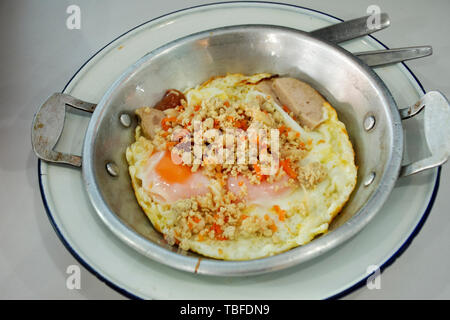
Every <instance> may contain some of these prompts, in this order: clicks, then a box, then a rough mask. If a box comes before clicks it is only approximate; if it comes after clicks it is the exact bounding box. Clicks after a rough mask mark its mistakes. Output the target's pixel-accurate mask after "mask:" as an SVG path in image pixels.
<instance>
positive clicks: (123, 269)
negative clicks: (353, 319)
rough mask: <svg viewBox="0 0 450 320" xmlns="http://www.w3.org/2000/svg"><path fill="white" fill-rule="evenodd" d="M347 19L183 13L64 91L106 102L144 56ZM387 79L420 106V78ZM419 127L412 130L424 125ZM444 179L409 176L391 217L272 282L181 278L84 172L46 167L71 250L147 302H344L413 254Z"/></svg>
mask: <svg viewBox="0 0 450 320" xmlns="http://www.w3.org/2000/svg"><path fill="white" fill-rule="evenodd" d="M337 21H338V20H337V19H336V18H333V17H331V16H329V15H326V14H323V13H320V12H317V11H313V10H309V9H305V8H300V7H295V6H290V5H281V4H274V3H251V2H250V3H221V4H214V5H207V6H200V7H195V8H190V9H187V10H181V11H178V12H175V13H172V14H169V15H165V16H162V17H160V18H157V19H154V20H151V21H149V22H147V23H145V24H143V25H141V26H138V27H137V28H135V29H133V30H130V31H129V32H127V33H125V34H124V35H122V36H120V37H119V38H118V39H116V40H114V41H113V42H111V43H110V44H108V45H107V46H106V47H104V48H103V49H101V50H100V51H99V52H98V53H97V54H96V55H94V56H93V57H92V58H91V59H90V60H89V61H88V62H87V63H85V64H84V65H83V66H82V67H81V69H80V70H79V71H78V72H77V73H76V74H75V75H74V77H73V78H72V79H71V80H70V82H69V83H68V84H67V86H66V88H65V90H64V92H66V93H69V94H71V95H73V96H75V97H77V98H80V99H83V100H85V101H90V102H98V101H99V100H100V98H101V97H102V95H103V93H104V92H105V91H106V90H107V88H108V87H109V86H110V85H111V84H112V82H113V81H114V80H115V79H116V78H117V77H118V76H119V75H120V74H121V73H122V72H123V71H124V70H125V69H126V68H127V67H128V66H129V65H131V64H132V63H134V62H135V61H136V60H138V59H139V58H140V57H142V56H143V55H144V54H146V53H147V52H149V51H151V50H153V49H155V48H157V47H159V46H161V45H162V44H164V43H166V42H168V41H171V40H174V39H177V38H179V37H182V36H185V35H188V34H191V33H194V32H198V31H202V30H205V29H211V28H217V27H221V26H225V25H237V24H272V25H281V26H287V27H291V28H297V29H301V30H305V31H310V30H314V29H317V28H320V27H323V26H326V25H329V24H332V23H336V22H337ZM344 47H345V48H346V49H348V50H350V51H353V52H355V51H366V50H374V49H380V48H381V49H383V48H384V47H383V45H382V44H381V43H379V42H378V41H376V40H375V39H374V38H371V37H364V38H362V39H358V40H353V41H350V42H347V43H346V44H345V45H344ZM377 73H378V74H379V75H380V76H381V78H382V79H383V80H384V81H385V82H386V84H387V86H388V88H389V89H390V90H391V92H392V94H393V96H394V98H395V99H396V101H397V104H398V105H399V106H400V107H402V106H406V105H411V104H413V103H415V102H416V101H417V100H418V99H419V97H420V96H421V95H422V94H423V89H422V88H421V86H420V84H419V83H418V81H417V80H416V79H415V77H414V75H413V74H412V73H411V72H410V71H409V70H408V69H407V68H406V67H405V66H404V65H402V64H397V65H395V66H389V67H384V68H378V69H377ZM88 120H89V118H87V117H83V116H79V115H69V117H68V119H67V121H66V126H65V129H64V133H63V135H62V137H61V139H60V142H59V143H58V149H59V150H61V151H69V150H70V151H74V150H75V151H80V150H81V146H82V143H83V134H82V133H83V130H84V128H85V127H86V125H87V122H88ZM419 120H420V119H419ZM419 120H417V119H416V120H413V123H412V124H413V125H414V126H420V121H419ZM415 122H417V123H415ZM405 126H406V127H411V125H410V124H408V123H405ZM408 133H409V134H408V136H412V137H413V138H414V139H415V140H419V142H421V143H418V144H416V146H415V148H410V150H407V153H411V154H415V155H416V156H417V155H419V156H420V155H423V154H426V152H427V151H426V149H425V148H424V147H423V146H424V145H425V144H424V141H423V140H421V139H422V137H421V132H420V130H415V131H412V133H411V132H408ZM408 141H409V140H408ZM408 141H407V142H408ZM439 172H440V171H439V169H434V170H429V171H426V172H423V173H420V174H417V175H414V176H411V177H409V178H402V179H400V180H399V181H398V182H397V185H396V187H395V189H394V190H393V192H392V194H391V196H390V197H389V199H388V201H387V202H386V204H385V205H384V207H383V209H382V210H381V212H379V213H378V215H377V216H376V217H375V219H374V220H373V221H372V222H371V223H370V224H369V225H368V226H367V227H366V228H365V229H364V230H363V231H362V232H360V233H359V234H358V235H357V236H356V237H354V238H353V239H351V240H350V241H348V242H346V243H345V244H344V245H342V246H340V247H338V248H336V249H335V250H333V251H331V252H328V253H326V254H325V255H323V256H321V257H319V258H316V259H314V260H313V261H310V262H308V263H305V264H301V265H299V266H296V267H293V268H290V269H287V270H284V271H279V272H275V273H271V274H266V275H260V276H249V277H244V278H220V277H210V276H201V275H194V274H189V273H185V272H182V271H177V270H174V269H171V268H169V267H167V266H164V265H161V264H159V263H156V262H154V261H151V260H149V259H148V258H146V257H144V256H141V255H140V254H139V253H137V252H135V251H134V250H133V249H131V248H129V247H128V246H127V245H126V244H124V243H122V242H121V241H120V240H119V239H117V238H116V237H115V236H114V235H113V234H112V233H111V232H110V231H109V230H108V229H107V228H106V227H105V226H104V225H103V223H102V222H101V221H100V219H99V218H98V217H97V215H96V213H95V211H94V210H93V208H92V207H91V205H90V203H89V200H88V198H87V194H86V192H85V189H84V185H83V181H82V178H81V171H80V170H78V169H75V168H69V167H65V166H58V165H52V164H48V163H45V162H39V177H40V186H41V192H42V197H43V201H44V205H45V207H46V209H47V212H48V215H49V218H50V221H51V223H52V224H53V226H54V228H55V230H56V232H57V234H58V236H59V237H60V239H61V240H62V242H63V243H64V244H65V246H66V247H67V248H68V250H69V251H70V252H71V253H72V254H73V255H74V256H75V257H76V258H77V259H78V260H79V262H80V263H82V264H83V265H84V266H85V267H86V268H88V269H89V270H90V271H92V272H93V273H94V274H95V275H97V276H98V277H99V278H100V279H101V280H102V281H105V282H106V283H107V284H109V285H110V286H112V287H113V288H115V289H116V290H118V291H120V292H122V293H124V294H126V295H128V296H131V297H140V298H147V299H148V298H157V299H166V298H171V299H187V298H188V299H211V298H214V299H249V298H251V299H304V298H307V299H322V298H329V297H335V296H337V295H342V294H343V293H344V292H348V290H349V288H354V287H355V286H357V285H358V284H361V283H364V279H366V278H367V276H368V274H367V268H368V267H369V266H371V265H377V266H380V267H382V266H386V265H388V264H390V263H391V262H392V261H393V259H394V258H395V257H396V256H397V255H398V254H399V253H400V252H401V251H403V250H404V249H405V248H406V247H407V244H408V243H409V241H410V240H411V239H412V237H413V236H414V235H415V234H416V233H417V232H418V230H420V226H421V225H422V224H423V222H424V220H425V218H426V216H427V215H428V212H429V210H430V208H431V204H432V202H433V200H434V196H435V194H436V191H437V186H438V181H439Z"/></svg>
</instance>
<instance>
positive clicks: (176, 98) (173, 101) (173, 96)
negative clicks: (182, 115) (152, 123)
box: [155, 89, 186, 111]
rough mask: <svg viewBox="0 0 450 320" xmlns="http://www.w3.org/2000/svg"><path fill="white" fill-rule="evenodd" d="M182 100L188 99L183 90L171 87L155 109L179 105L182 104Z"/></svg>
mask: <svg viewBox="0 0 450 320" xmlns="http://www.w3.org/2000/svg"><path fill="white" fill-rule="evenodd" d="M181 100H184V101H186V97H185V96H184V94H183V92H181V91H178V90H176V89H169V90H167V91H166V93H165V94H164V96H163V97H162V99H161V100H160V101H159V102H158V103H157V104H156V105H155V109H158V110H163V111H164V110H166V109H171V108H175V107H178V106H179V105H181Z"/></svg>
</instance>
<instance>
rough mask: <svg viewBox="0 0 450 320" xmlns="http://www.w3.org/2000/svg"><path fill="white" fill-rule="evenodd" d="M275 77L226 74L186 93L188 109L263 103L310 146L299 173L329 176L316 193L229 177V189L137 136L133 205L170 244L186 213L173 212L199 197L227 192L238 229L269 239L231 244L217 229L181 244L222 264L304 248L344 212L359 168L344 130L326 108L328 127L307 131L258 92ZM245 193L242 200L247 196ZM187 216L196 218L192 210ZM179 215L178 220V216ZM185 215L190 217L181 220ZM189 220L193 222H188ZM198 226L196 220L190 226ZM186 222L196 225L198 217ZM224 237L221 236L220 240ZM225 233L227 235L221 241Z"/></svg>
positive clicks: (251, 237) (238, 239) (131, 158)
mask: <svg viewBox="0 0 450 320" xmlns="http://www.w3.org/2000/svg"><path fill="white" fill-rule="evenodd" d="M271 76H272V75H271V74H265V73H264V74H256V75H252V76H245V75H242V74H229V75H226V76H222V77H216V78H214V79H210V80H208V81H207V82H205V83H203V84H201V85H198V86H197V87H195V88H189V89H186V90H185V91H184V95H185V97H186V104H187V105H188V106H198V105H202V103H203V102H204V101H206V100H208V99H211V98H216V99H218V100H221V101H229V102H230V103H232V104H242V105H246V104H247V103H249V101H254V100H255V99H256V98H257V97H258V96H263V97H264V98H265V99H268V101H269V102H270V103H271V104H272V105H273V107H274V108H275V109H276V111H277V112H278V113H279V114H281V115H282V118H283V119H284V123H285V126H286V127H289V128H290V130H294V131H295V132H298V133H299V136H300V137H301V138H302V139H303V141H305V143H306V145H307V150H308V151H307V153H306V154H305V156H304V157H303V158H302V159H301V160H300V165H301V166H302V167H307V166H308V165H310V164H313V163H319V164H320V165H321V167H322V168H323V170H324V171H325V172H326V175H325V177H324V178H323V179H321V181H320V182H319V183H317V184H316V185H314V186H313V187H312V188H306V187H305V186H302V185H297V186H295V185H294V186H293V185H292V184H289V183H287V182H288V180H289V179H290V177H289V176H288V175H283V176H281V178H280V179H278V180H277V181H272V182H271V181H260V182H259V183H256V184H255V183H252V181H250V179H249V178H248V177H245V176H243V175H239V174H237V175H234V176H229V177H228V179H227V180H226V182H225V183H223V181H222V182H221V181H219V180H217V179H214V178H213V177H211V175H208V174H206V172H205V171H204V170H203V169H202V168H199V170H196V171H195V172H193V171H192V170H191V168H190V167H188V166H183V165H177V164H174V163H173V161H172V160H171V158H170V153H169V152H168V151H158V150H156V149H155V144H152V143H151V142H150V141H149V140H148V139H147V138H145V137H144V136H142V133H141V131H140V128H139V127H138V128H137V129H136V141H135V142H134V143H133V144H131V145H130V146H129V147H128V148H127V150H126V158H127V161H128V164H129V174H130V177H131V181H132V186H133V189H134V191H135V194H136V198H137V201H138V203H139V204H140V206H141V207H142V209H143V211H144V212H145V214H146V215H147V216H148V218H149V219H150V221H151V222H152V224H153V225H154V226H155V228H156V229H157V230H158V231H159V232H161V233H163V234H164V235H165V236H168V238H171V237H175V241H176V243H179V242H180V239H178V238H177V236H176V235H174V231H173V229H174V227H173V226H174V225H176V224H177V223H179V221H180V219H181V218H182V216H183V215H188V209H186V211H180V210H175V209H174V206H175V205H179V204H180V203H181V202H182V201H183V200H187V199H193V198H195V197H207V196H208V195H209V196H210V197H211V199H212V200H211V201H212V202H214V201H215V200H214V199H217V197H223V195H224V192H225V191H227V192H231V193H233V194H234V195H236V198H237V200H236V202H242V203H244V204H245V206H242V205H241V206H237V207H239V210H240V219H239V221H240V222H239V223H238V225H239V224H241V225H244V224H245V227H246V228H247V230H251V227H252V226H251V223H252V222H255V221H262V222H263V223H266V225H267V226H268V228H269V229H270V231H269V232H268V233H269V234H270V236H264V235H262V234H252V233H251V232H250V233H245V232H244V233H242V234H241V233H235V236H234V237H228V238H227V237H219V238H217V234H218V233H220V234H221V235H224V234H225V231H224V230H220V229H217V225H216V224H215V223H214V224H213V227H214V228H212V229H214V230H215V234H216V237H215V238H214V237H213V238H212V239H211V238H210V237H203V236H200V235H199V234H197V235H194V233H193V234H192V236H191V237H189V238H188V239H183V240H182V242H183V245H184V246H185V247H187V248H189V250H191V251H194V252H197V253H199V254H202V255H204V256H207V257H212V258H216V259H224V260H250V259H258V258H263V257H267V256H271V255H275V254H279V253H281V252H284V251H287V250H289V249H291V248H294V247H297V246H300V245H304V244H306V243H308V242H310V241H311V240H313V239H314V238H315V237H317V236H318V235H321V234H324V233H326V232H327V230H328V227H329V225H330V223H331V221H332V220H333V218H334V217H335V216H336V215H337V214H338V213H339V212H340V210H341V209H342V207H343V206H344V205H345V203H346V202H347V200H348V199H349V197H350V194H351V193H352V191H353V189H354V188H355V185H356V177H357V167H356V165H355V154H354V151H353V147H352V144H351V142H350V139H349V136H348V133H347V131H346V128H345V125H344V124H343V123H342V122H341V121H339V119H338V116H337V113H336V111H335V110H334V109H333V107H332V106H331V105H330V104H329V103H328V102H326V103H324V105H323V110H322V111H323V121H322V122H321V123H320V125H318V126H317V127H316V128H314V129H313V130H310V129H308V128H304V127H302V126H301V125H299V123H297V121H295V119H294V118H293V117H292V116H291V115H290V114H289V113H288V112H287V111H286V108H283V106H281V105H279V104H278V103H277V102H276V101H275V100H274V99H272V98H271V97H267V96H266V95H265V93H263V92H261V91H258V89H257V88H256V86H255V84H256V83H258V82H259V81H261V80H262V79H266V78H270V77H271ZM243 188H244V189H245V191H246V192H244V193H242V192H240V191H241V190H242V189H243ZM189 210H191V211H192V210H193V209H192V207H189ZM180 212H181V213H180ZM183 212H185V213H183ZM188 218H189V216H188ZM192 219H193V220H192ZM192 219H191V220H189V219H188V220H186V221H187V223H190V224H191V225H190V226H189V228H190V229H192V224H194V225H195V224H196V220H198V218H197V219H196V216H194V215H193V216H192ZM247 225H248V226H247ZM219 231H220V232H219ZM222 232H223V233H222Z"/></svg>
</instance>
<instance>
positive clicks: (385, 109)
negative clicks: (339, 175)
mask: <svg viewBox="0 0 450 320" xmlns="http://www.w3.org/2000/svg"><path fill="white" fill-rule="evenodd" d="M227 72H230V73H234V72H239V73H244V74H253V73H258V72H270V73H276V74H280V75H288V76H291V77H296V78H298V79H302V80H304V81H306V82H308V83H310V84H311V85H312V86H313V87H315V88H316V89H317V90H318V91H319V92H320V93H321V94H322V95H323V96H324V97H325V98H326V99H327V100H328V101H329V102H330V103H331V104H332V106H333V107H334V108H335V109H336V110H337V112H338V116H339V118H340V120H341V121H343V122H344V123H345V125H346V127H347V130H348V132H349V135H350V138H351V141H352V143H353V146H354V149H355V152H356V162H357V165H358V184H357V186H356V189H355V190H354V192H353V194H352V196H351V198H350V200H349V202H348V203H347V205H346V206H345V208H344V209H343V211H342V212H341V213H340V214H339V215H338V216H337V218H336V219H335V220H334V221H333V223H332V225H331V226H330V231H329V232H328V233H327V234H326V235H323V236H321V237H319V238H317V239H315V240H313V241H312V242H311V243H309V244H307V245H304V246H301V247H297V248H294V249H292V250H289V251H288V252H285V253H282V254H279V255H275V256H272V257H268V258H264V259H257V260H251V261H220V260H214V259H209V258H204V257H203V259H201V263H198V262H199V257H200V256H199V255H197V254H193V253H186V252H182V251H180V250H179V249H178V248H177V247H172V246H169V245H168V244H167V243H166V242H165V240H164V239H163V237H162V236H161V234H159V233H158V232H157V231H156V230H155V229H154V228H153V227H152V225H151V224H150V222H149V221H148V220H147V218H146V217H145V215H144V213H143V211H142V210H141V209H140V207H139V206H138V204H137V201H136V199H135V196H134V193H133V190H132V188H131V183H130V178H129V175H128V171H127V163H126V159H125V149H126V147H127V146H128V145H129V144H130V143H131V142H132V141H133V139H134V128H135V126H136V119H135V117H134V116H132V119H133V122H132V125H131V126H130V127H128V128H126V127H124V126H123V125H121V123H120V120H119V118H120V115H121V114H123V113H128V114H130V115H133V111H134V109H136V108H138V107H141V106H144V105H146V106H151V105H153V104H154V103H156V102H157V101H158V100H159V99H160V98H161V96H162V94H163V93H164V92H165V90H166V89H168V88H176V89H180V90H183V89H185V88H187V87H191V86H195V85H197V84H199V83H201V82H203V81H205V80H207V79H209V78H210V77H212V76H217V75H223V74H225V73H227ZM370 115H371V116H374V117H375V119H376V123H375V126H374V127H373V128H372V129H371V130H369V131H366V130H365V129H364V119H365V118H366V117H367V116H370ZM402 151H403V136H402V129H401V122H400V118H399V115H398V111H397V107H396V104H395V102H394V100H393V99H392V96H391V95H390V93H389V91H388V90H387V88H386V87H385V86H384V84H383V83H382V82H381V80H380V79H379V78H378V77H377V76H376V74H375V73H374V72H373V71H372V70H371V69H370V68H368V67H366V66H365V65H363V64H362V63H360V62H359V60H357V59H356V58H355V57H353V56H352V55H351V54H349V53H347V52H346V51H345V50H343V49H340V48H339V47H337V46H335V45H332V44H329V43H325V42H323V41H321V40H318V39H316V38H313V37H311V36H310V35H309V34H307V33H304V32H300V31H297V30H292V29H286V28H281V27H274V26H259V25H258V26H255V25H252V26H234V27H227V28H221V29H216V30H210V31H205V32H202V33H199V34H194V35H191V36H188V37H186V38H182V39H179V40H177V41H175V42H172V43H169V44H167V45H166V46H164V47H161V48H159V49H157V50H156V51H153V52H151V53H149V54H147V55H146V56H144V57H142V58H141V59H140V60H139V61H138V62H137V63H136V64H135V65H133V66H131V67H130V68H129V69H128V70H127V71H126V72H125V73H124V74H123V75H122V76H121V77H120V78H119V79H118V80H117V81H116V82H115V83H114V84H113V85H112V86H111V88H110V89H109V90H108V91H107V92H106V94H105V95H104V97H103V98H102V100H101V101H100V103H99V104H98V106H97V109H96V110H95V112H94V114H93V117H92V120H91V122H90V124H89V127H88V130H87V133H86V138H85V143H84V149H83V177H84V180H85V183H86V187H87V191H88V194H89V197H90V199H91V201H92V204H93V206H94V207H95V209H96V212H97V213H98V215H99V217H100V218H101V219H102V220H103V221H104V222H105V224H106V225H107V226H108V227H109V228H110V229H111V230H112V232H114V233H115V234H116V235H117V236H118V237H119V238H121V239H122V240H123V241H125V242H126V243H127V244H128V245H130V246H131V247H133V248H134V249H136V250H138V251H139V252H141V253H142V254H144V255H146V256H148V257H150V258H152V259H155V260H157V261H160V262H162V263H165V264H167V265H170V266H172V267H175V268H178V269H182V270H185V271H190V272H198V273H203V274H211V275H248V274H257V273H264V272H269V271H273V270H279V269H283V268H286V267H289V266H292V265H295V264H298V263H301V262H304V261H307V260H310V259H312V258H313V257H316V256H318V255H320V254H322V253H324V252H326V251H328V250H330V249H332V248H334V247H336V246H338V245H339V244H341V243H343V242H344V241H345V240H347V239H349V238H350V237H352V236H353V235H355V234H356V233H357V232H358V231H360V230H361V229H362V228H363V227H364V226H365V225H366V224H367V223H368V222H369V221H370V220H371V219H372V218H373V216H374V215H375V214H376V213H377V211H378V210H379V209H380V208H381V206H382V205H383V203H384V201H385V200H386V198H387V196H388V195H389V193H390V191H391V190H392V188H393V186H394V183H395V181H396V179H397V176H398V171H399V168H400V163H401V158H402ZM111 161H112V162H114V163H116V164H117V166H118V171H119V174H118V176H117V177H112V176H111V175H109V174H108V173H107V171H106V170H105V166H106V164H107V163H108V162H111ZM371 173H375V179H374V181H373V182H372V183H371V184H370V185H369V186H365V185H364V184H365V183H364V182H365V181H366V179H368V177H369V176H370V175H371ZM93 245H95V244H93Z"/></svg>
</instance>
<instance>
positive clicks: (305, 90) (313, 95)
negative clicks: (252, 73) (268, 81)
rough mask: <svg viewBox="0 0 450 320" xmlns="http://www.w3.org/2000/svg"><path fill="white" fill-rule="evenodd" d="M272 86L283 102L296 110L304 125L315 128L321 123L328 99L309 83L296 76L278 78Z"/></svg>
mask: <svg viewBox="0 0 450 320" xmlns="http://www.w3.org/2000/svg"><path fill="white" fill-rule="evenodd" d="M272 88H273V90H274V92H275V94H276V95H277V97H278V100H280V102H281V104H282V105H285V106H286V107H288V108H289V110H291V111H292V112H294V114H295V115H296V116H297V117H298V118H299V122H300V124H301V125H302V126H307V127H309V128H310V129H314V128H315V127H316V126H317V125H319V124H320V122H321V121H322V117H323V115H322V113H323V111H322V109H323V108H322V107H323V104H324V103H325V102H326V101H325V99H324V98H323V97H322V96H321V95H320V94H319V93H318V92H317V91H316V90H315V89H314V88H312V87H311V86H310V85H309V84H307V83H305V82H302V81H300V80H297V79H294V78H277V79H274V80H273V82H272Z"/></svg>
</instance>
